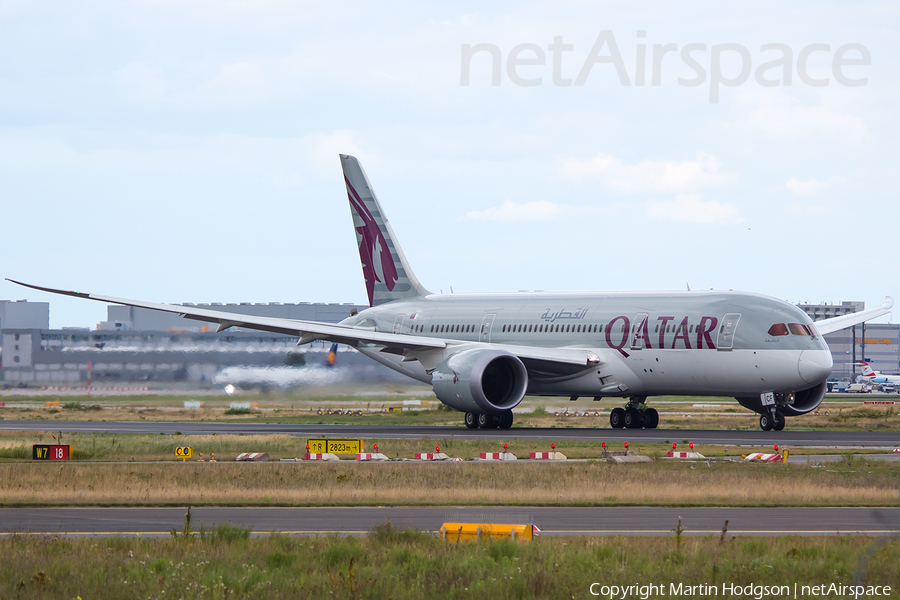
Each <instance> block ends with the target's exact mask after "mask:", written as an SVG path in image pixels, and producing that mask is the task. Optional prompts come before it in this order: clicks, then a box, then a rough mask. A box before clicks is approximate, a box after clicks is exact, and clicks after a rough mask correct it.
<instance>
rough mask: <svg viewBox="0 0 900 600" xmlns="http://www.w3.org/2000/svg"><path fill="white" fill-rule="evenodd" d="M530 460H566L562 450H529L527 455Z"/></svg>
mask: <svg viewBox="0 0 900 600" xmlns="http://www.w3.org/2000/svg"><path fill="white" fill-rule="evenodd" d="M528 458H530V459H531V460H566V455H565V454H563V453H562V452H531V453H530V454H529V455H528Z"/></svg>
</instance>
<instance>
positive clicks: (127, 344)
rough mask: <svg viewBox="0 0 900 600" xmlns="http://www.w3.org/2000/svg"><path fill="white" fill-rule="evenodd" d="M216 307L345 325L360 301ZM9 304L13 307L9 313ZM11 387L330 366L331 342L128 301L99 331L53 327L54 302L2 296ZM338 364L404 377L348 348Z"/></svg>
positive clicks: (196, 380)
mask: <svg viewBox="0 0 900 600" xmlns="http://www.w3.org/2000/svg"><path fill="white" fill-rule="evenodd" d="M195 306H209V307H210V308H215V309H216V310H222V311H228V312H235V313H244V314H254V315H260V316H267V317H281V318H290V319H302V320H310V321H324V322H328V323H337V322H338V321H341V320H342V319H344V318H346V317H347V316H348V315H349V314H350V310H351V309H354V308H355V309H356V310H362V309H364V308H368V307H367V306H359V305H355V304H323V303H298V304H278V303H272V304H218V303H214V304H210V305H203V304H200V305H195ZM4 310H5V312H4ZM4 314H5V315H8V316H7V318H5V319H3V321H2V327H3V329H2V332H0V336H2V354H0V361H2V362H0V365H2V367H0V371H2V380H3V383H4V384H5V385H6V386H11V387H17V386H19V387H21V386H29V387H30V386H44V385H50V386H74V385H81V384H84V383H86V382H87V380H88V377H89V376H90V378H91V382H92V384H94V385H118V384H126V383H128V384H135V383H143V384H145V385H150V384H152V383H167V384H182V383H183V384H189V385H194V386H205V385H212V384H213V378H214V377H215V375H216V373H218V372H219V371H221V370H222V369H224V368H226V367H236V366H240V367H258V368H263V367H285V366H299V365H312V366H315V365H323V364H324V363H325V357H326V355H327V353H328V350H329V349H330V344H326V343H323V342H313V343H311V344H306V345H304V346H301V347H299V348H298V347H297V340H298V338H297V337H296V336H289V335H283V334H276V333H267V332H260V331H252V330H246V329H241V328H233V329H229V330H227V331H224V332H222V333H216V332H215V328H213V329H212V330H210V327H209V325H208V324H207V323H204V322H202V321H192V320H189V319H183V318H181V317H179V316H178V315H174V314H168V313H162V312H158V311H152V310H146V309H140V308H132V307H128V306H113V305H110V306H109V307H107V320H106V321H103V322H102V323H99V324H98V325H97V328H96V329H95V330H90V329H87V328H63V329H50V328H49V320H50V319H49V304H48V303H46V302H43V303H42V302H24V301H21V302H3V301H0V318H3V316H4ZM338 357H339V358H338V364H339V365H343V366H352V367H353V368H354V371H355V373H356V375H357V376H358V378H360V379H371V380H380V379H385V378H389V379H396V377H397V376H396V374H395V373H394V372H393V371H391V370H389V369H387V368H385V367H383V366H381V365H379V364H377V363H375V362H373V361H372V360H370V359H368V358H366V357H364V356H363V355H361V354H359V353H358V352H356V351H355V350H354V349H352V348H349V347H346V346H341V347H339V349H338Z"/></svg>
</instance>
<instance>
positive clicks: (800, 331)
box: [788, 323, 812, 335]
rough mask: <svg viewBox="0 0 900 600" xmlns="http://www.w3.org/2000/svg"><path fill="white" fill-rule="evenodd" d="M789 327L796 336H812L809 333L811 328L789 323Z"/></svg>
mask: <svg viewBox="0 0 900 600" xmlns="http://www.w3.org/2000/svg"><path fill="white" fill-rule="evenodd" d="M788 327H789V328H790V330H791V333H793V334H794V335H812V334H811V333H810V332H809V327H807V326H806V325H803V324H801V323H789V324H788Z"/></svg>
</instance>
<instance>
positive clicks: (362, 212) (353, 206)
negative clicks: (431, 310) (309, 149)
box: [341, 154, 430, 306]
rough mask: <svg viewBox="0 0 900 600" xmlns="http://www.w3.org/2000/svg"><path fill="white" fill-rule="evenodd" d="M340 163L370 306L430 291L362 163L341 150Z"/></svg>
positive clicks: (421, 294)
mask: <svg viewBox="0 0 900 600" xmlns="http://www.w3.org/2000/svg"><path fill="white" fill-rule="evenodd" d="M341 167H342V168H343V170H344V183H345V184H346V186H347V197H348V198H349V200H350V212H351V214H352V215H353V228H354V229H355V230H356V243H357V244H358V245H359V260H360V262H361V263H362V269H363V276H364V277H365V279H366V292H367V293H368V295H369V306H377V305H379V304H384V303H385V302H391V301H392V300H399V299H401V298H410V297H415V296H424V295H426V294H428V293H430V292H429V291H428V290H426V289H425V288H423V287H422V285H421V284H420V283H419V280H418V279H416V276H415V274H413V272H412V269H410V268H409V264H408V263H407V262H406V257H405V256H404V255H403V250H401V249H400V246H399V244H397V240H396V237H395V236H394V232H393V230H392V229H391V225H390V223H389V222H388V220H387V217H385V216H384V211H383V210H382V209H381V205H380V204H379V203H378V198H376V197H375V191H374V190H373V189H372V185H371V184H370V183H369V178H368V177H366V173H365V171H363V168H362V165H360V164H359V161H358V160H356V158H355V157H353V156H348V155H346V154H341Z"/></svg>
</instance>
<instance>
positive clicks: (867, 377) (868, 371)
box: [856, 362, 900, 385]
mask: <svg viewBox="0 0 900 600" xmlns="http://www.w3.org/2000/svg"><path fill="white" fill-rule="evenodd" d="M856 366H858V367H862V376H863V378H864V381H865V382H866V383H878V384H884V383H889V384H893V385H900V375H884V374H882V373H881V371H873V370H872V367H871V366H869V363H867V362H858V363H856Z"/></svg>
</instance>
